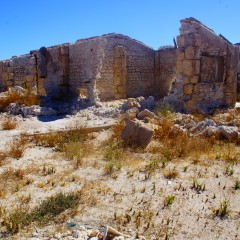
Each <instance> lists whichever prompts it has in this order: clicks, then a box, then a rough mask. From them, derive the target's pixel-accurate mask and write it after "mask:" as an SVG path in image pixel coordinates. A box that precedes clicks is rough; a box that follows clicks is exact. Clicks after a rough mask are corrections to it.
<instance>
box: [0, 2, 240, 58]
mask: <svg viewBox="0 0 240 240" xmlns="http://www.w3.org/2000/svg"><path fill="white" fill-rule="evenodd" d="M0 9H1V11H0V29H1V35H0V60H2V59H7V58H10V57H11V56H13V55H21V54H25V53H29V51H30V50H33V49H38V48H40V47H42V46H46V47H47V46H52V45H56V44H61V43H65V42H74V41H76V40H77V39H81V38H87V37H91V36H97V35H102V34H105V33H111V32H116V33H122V34H125V35H128V36H130V37H132V38H134V39H137V40H139V41H141V42H143V43H145V44H147V45H149V46H151V47H153V48H154V49H157V48H158V47H160V46H162V45H172V43H173V41H172V39H173V37H174V36H177V35H178V33H179V27H180V23H179V20H180V19H183V18H186V17H190V16H191V17H195V18H197V19H198V20H200V21H201V22H203V23H204V24H205V25H207V26H208V27H210V28H212V29H213V30H214V31H215V32H216V33H218V34H220V33H221V34H223V35H224V36H225V37H226V38H227V39H228V40H229V41H231V42H233V43H236V42H240V0H118V1H117V0H68V1H66V0H2V1H1V4H0Z"/></svg>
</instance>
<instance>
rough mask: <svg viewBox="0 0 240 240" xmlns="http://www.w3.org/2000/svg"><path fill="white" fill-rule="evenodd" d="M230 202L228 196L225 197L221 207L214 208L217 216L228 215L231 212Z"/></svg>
mask: <svg viewBox="0 0 240 240" xmlns="http://www.w3.org/2000/svg"><path fill="white" fill-rule="evenodd" d="M229 207H230V202H229V200H227V199H226V198H224V199H223V200H222V201H221V202H220V204H219V207H218V208H216V209H214V214H215V216H218V217H220V218H224V217H227V216H228V215H229V214H230V209H229Z"/></svg>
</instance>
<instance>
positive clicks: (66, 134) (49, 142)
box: [32, 127, 88, 151]
mask: <svg viewBox="0 0 240 240" xmlns="http://www.w3.org/2000/svg"><path fill="white" fill-rule="evenodd" d="M87 139H88V136H87V134H86V133H85V132H84V129H83V128H82V127H79V128H73V129H69V130H67V131H62V132H49V133H45V134H39V135H34V136H33V137H32V140H33V141H34V142H35V143H36V144H37V145H40V146H45V147H55V148H56V149H57V150H59V151H64V150H66V147H65V145H66V144H68V143H77V142H84V141H86V140H87Z"/></svg>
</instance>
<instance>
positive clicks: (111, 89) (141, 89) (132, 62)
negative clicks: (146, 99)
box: [97, 34, 155, 100]
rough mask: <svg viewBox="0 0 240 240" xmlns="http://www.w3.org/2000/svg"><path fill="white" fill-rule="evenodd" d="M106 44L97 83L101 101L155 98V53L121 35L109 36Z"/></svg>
mask: <svg viewBox="0 0 240 240" xmlns="http://www.w3.org/2000/svg"><path fill="white" fill-rule="evenodd" d="M106 41H107V44H106V46H105V49H104V59H103V61H102V64H101V66H102V68H101V70H100V77H99V78H98V79H97V89H98V90H99V92H100V93H99V97H100V99H101V100H109V99H115V98H124V97H137V96H149V95H153V94H154V54H155V51H154V50H153V49H151V48H149V47H147V46H145V45H144V44H142V43H140V42H137V41H135V40H133V39H131V38H129V37H126V36H123V35H120V34H113V35H109V36H106Z"/></svg>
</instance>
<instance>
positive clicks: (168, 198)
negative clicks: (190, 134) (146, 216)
mask: <svg viewBox="0 0 240 240" xmlns="http://www.w3.org/2000/svg"><path fill="white" fill-rule="evenodd" d="M174 200H175V196H174V195H167V196H165V198H164V207H168V206H170V205H172V204H173V202H174Z"/></svg>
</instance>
